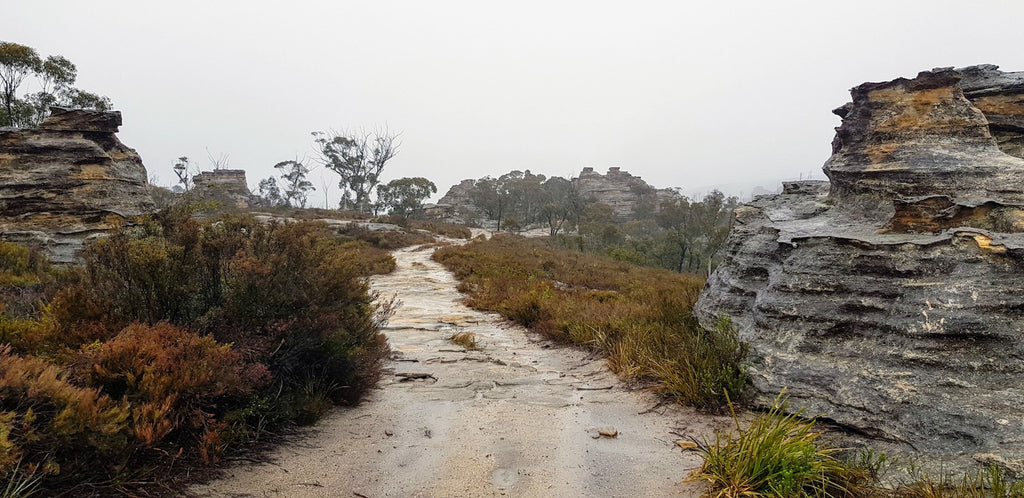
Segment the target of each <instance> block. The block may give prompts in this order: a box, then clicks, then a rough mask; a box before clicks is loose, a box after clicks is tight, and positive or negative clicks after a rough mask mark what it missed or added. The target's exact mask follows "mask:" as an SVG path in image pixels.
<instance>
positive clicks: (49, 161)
mask: <svg viewBox="0 0 1024 498" xmlns="http://www.w3.org/2000/svg"><path fill="white" fill-rule="evenodd" d="M120 125H121V113H120V112H99V111H85V110H65V109H57V108H55V109H54V110H53V112H52V115H51V116H50V117H49V118H47V119H46V120H45V121H43V123H42V124H41V125H40V126H39V128H35V129H12V128H3V129H0V239H3V240H11V241H20V242H28V243H36V244H41V245H42V246H43V247H44V249H45V250H46V251H47V252H48V253H49V255H50V256H51V258H52V259H54V260H55V261H58V262H69V261H71V260H73V258H74V256H75V254H76V253H77V252H78V251H79V250H80V249H81V247H82V244H83V243H84V242H85V240H86V239H88V238H90V237H93V236H96V235H97V234H101V233H103V232H105V231H107V230H109V229H110V228H112V227H113V226H114V225H116V224H118V223H120V221H121V220H123V219H125V218H127V217H131V216H137V215H139V214H143V213H146V212H150V211H152V209H153V199H152V198H151V197H150V194H149V188H148V187H147V178H146V168H145V167H144V166H143V165H142V160H141V159H140V158H139V155H138V154H137V153H136V152H135V151H134V150H133V149H131V148H128V147H126V146H125V145H124V144H122V143H121V142H120V141H119V140H118V139H117V136H116V135H115V134H116V132H117V129H118V127H119V126H120Z"/></svg>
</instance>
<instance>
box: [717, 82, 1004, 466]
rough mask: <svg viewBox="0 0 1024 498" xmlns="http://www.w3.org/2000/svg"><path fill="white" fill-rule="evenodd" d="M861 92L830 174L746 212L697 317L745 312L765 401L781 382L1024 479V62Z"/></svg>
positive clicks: (920, 443) (847, 110)
mask: <svg viewBox="0 0 1024 498" xmlns="http://www.w3.org/2000/svg"><path fill="white" fill-rule="evenodd" d="M851 94H852V96H853V102H851V103H849V104H846V105H845V106H843V107H841V108H839V109H837V110H836V111H835V112H836V114H838V115H839V116H841V117H842V119H843V121H842V125H841V126H840V127H839V128H837V129H836V138H835V140H834V141H833V154H832V157H831V158H829V160H828V161H827V162H826V163H825V166H824V171H825V174H826V175H828V177H829V179H830V182H824V181H822V182H794V183H787V184H785V185H784V190H783V192H782V194H779V195H775V196H766V197H760V198H758V199H756V200H755V201H753V202H751V203H749V204H746V205H744V206H742V207H741V208H740V209H739V210H737V213H736V220H735V225H734V227H733V229H732V232H731V234H730V236H729V240H728V242H727V247H726V249H724V250H725V251H726V252H727V254H726V257H725V260H724V262H723V264H722V265H721V266H720V267H719V268H718V269H717V270H716V271H715V272H714V274H713V275H712V276H711V278H710V279H709V281H708V285H707V287H706V288H705V290H704V292H703V294H702V295H701V298H700V300H699V301H698V303H697V314H698V316H699V317H700V318H701V320H702V321H703V322H705V323H706V324H708V325H710V324H712V323H713V321H714V319H715V317H716V316H717V315H719V314H726V315H730V316H731V317H732V319H733V322H734V323H735V324H736V325H737V326H738V327H739V330H740V333H741V336H742V338H743V339H744V340H745V341H747V342H749V343H750V344H751V351H752V354H751V357H750V361H749V366H750V373H751V377H752V379H753V385H754V390H755V392H756V396H757V399H758V401H759V402H760V403H764V404H768V403H770V402H771V400H773V399H774V398H775V396H776V395H777V394H778V393H779V391H780V390H782V389H783V388H785V389H787V390H788V393H789V395H790V396H791V407H792V408H795V409H799V408H805V409H806V410H807V413H808V414H821V415H822V416H824V417H825V418H826V419H829V420H831V421H834V422H835V423H836V424H839V425H841V426H845V427H847V428H850V429H852V430H853V431H855V432H857V433H859V434H861V435H866V436H870V437H871V438H876V439H879V440H884V441H886V442H887V444H891V445H894V446H895V447H898V448H901V449H905V450H907V451H911V452H916V453H919V454H922V455H923V456H924V457H925V459H926V461H927V462H930V463H931V464H939V463H941V465H942V466H943V467H944V468H945V469H946V470H956V469H958V468H968V467H969V466H970V465H971V464H972V461H974V460H977V461H997V462H999V461H1001V462H1002V464H1003V465H1004V466H1006V467H1007V468H1008V469H1010V470H1011V471H1017V472H1020V473H1024V463H1022V462H1021V459H1022V458H1024V457H1022V456H1024V278H1022V277H1024V159H1021V157H1022V151H1024V73H1005V72H1001V71H999V70H998V68H997V67H996V66H975V67H970V68H964V69H956V70H954V69H948V68H943V69H935V70H932V71H926V72H922V73H920V74H919V75H918V76H917V77H916V78H913V79H903V78H900V79H896V80H893V81H890V82H885V83H866V84H863V85H860V86H858V87H856V88H854V89H853V90H852V91H851ZM1021 477H1024V475H1022V476H1021Z"/></svg>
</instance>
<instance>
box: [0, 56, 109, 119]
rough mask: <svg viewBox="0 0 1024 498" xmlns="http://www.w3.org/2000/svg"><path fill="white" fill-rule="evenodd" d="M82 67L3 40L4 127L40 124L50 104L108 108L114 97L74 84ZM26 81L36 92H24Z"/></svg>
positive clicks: (0, 87)
mask: <svg viewBox="0 0 1024 498" xmlns="http://www.w3.org/2000/svg"><path fill="white" fill-rule="evenodd" d="M77 78H78V68H77V67H75V65H74V64H73V63H72V62H71V61H69V60H68V59H66V58H64V57H63V56H60V55H51V56H47V57H46V58H43V57H41V56H40V55H39V53H38V52H36V50H35V49H34V48H32V47H28V46H25V45H20V44H18V43H12V42H5V41H0V126H13V127H18V128H27V127H33V126H38V125H39V123H41V122H42V121H43V120H44V119H46V117H47V116H49V114H50V107H53V106H58V107H68V108H73V109H93V110H98V111H108V110H110V109H111V103H110V99H109V98H107V97H104V96H102V95H98V94H95V93H90V92H86V91H83V90H80V89H78V88H75V87H74V84H75V80H76V79H77ZM26 81H29V82H32V83H34V85H33V89H35V90H36V91H34V92H22V90H24V89H23V88H22V85H23V84H25V83H26Z"/></svg>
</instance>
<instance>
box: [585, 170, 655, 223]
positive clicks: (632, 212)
mask: <svg viewBox="0 0 1024 498" xmlns="http://www.w3.org/2000/svg"><path fill="white" fill-rule="evenodd" d="M572 183H573V185H574V186H575V187H576V190H577V191H579V193H580V197H582V198H583V199H587V200H591V201H594V202H598V203H601V204H605V205H607V206H609V207H611V208H612V212H613V213H615V217H616V218H617V219H619V220H620V221H626V220H631V219H634V218H635V217H636V216H637V215H638V214H641V213H645V212H646V213H647V214H651V213H654V212H655V211H656V210H657V208H658V206H659V205H660V204H661V201H663V200H666V199H669V198H670V197H671V195H672V194H671V192H670V191H668V190H664V189H656V188H654V187H652V186H650V185H649V184H648V183H647V182H645V181H644V180H643V179H642V178H640V177H639V176H633V175H631V174H629V173H628V172H626V171H622V170H621V169H619V168H615V167H612V168H608V174H606V175H602V174H600V173H597V172H595V171H594V168H583V171H582V172H581V173H580V176H579V177H577V178H573V179H572Z"/></svg>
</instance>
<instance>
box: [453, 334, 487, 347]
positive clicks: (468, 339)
mask: <svg viewBox="0 0 1024 498" xmlns="http://www.w3.org/2000/svg"><path fill="white" fill-rule="evenodd" d="M448 340H449V341H451V343H452V344H457V345H459V346H462V347H463V348H466V349H469V350H476V349H480V344H479V343H478V342H477V340H476V334H474V333H472V332H458V333H455V334H452V336H451V337H449V338H448Z"/></svg>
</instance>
